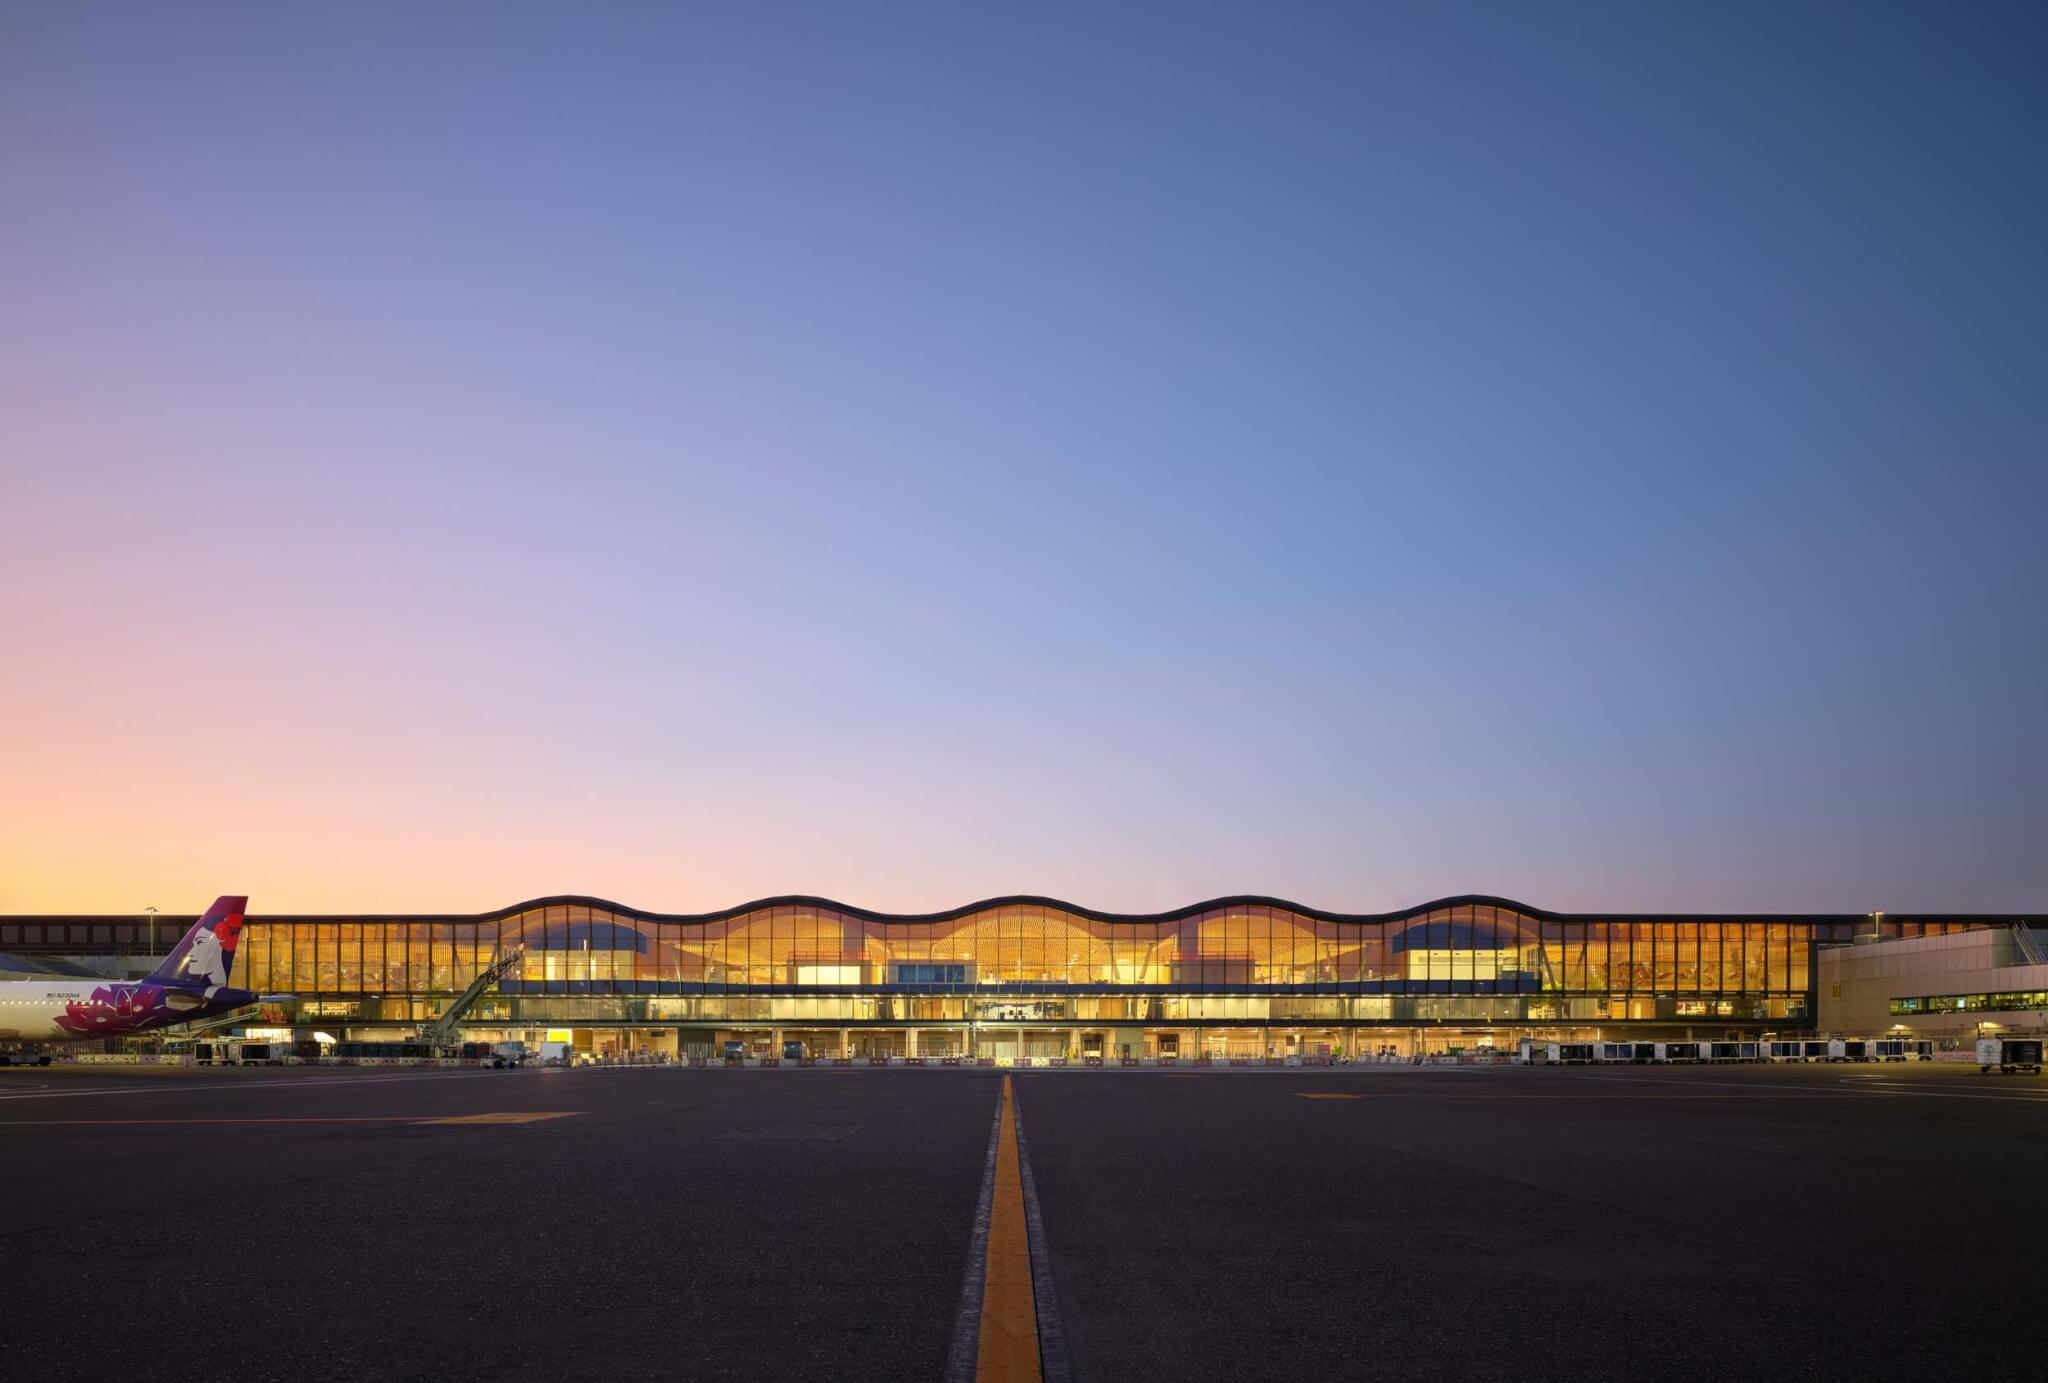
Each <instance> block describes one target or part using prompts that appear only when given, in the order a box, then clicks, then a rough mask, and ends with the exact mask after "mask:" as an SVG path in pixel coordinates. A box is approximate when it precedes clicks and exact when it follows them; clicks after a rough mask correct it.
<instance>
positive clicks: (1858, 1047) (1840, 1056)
mask: <svg viewBox="0 0 2048 1383" xmlns="http://www.w3.org/2000/svg"><path fill="white" fill-rule="evenodd" d="M1870 1048H1871V1044H1870V1043H1868V1042H1866V1041H1864V1040H1863V1039H1862V1038H1860V1037H1831V1038H1829V1039H1828V1058H1827V1059H1828V1060H1829V1061H1875V1060H1876V1059H1877V1058H1876V1057H1874V1056H1872V1055H1871V1053H1870Z"/></svg>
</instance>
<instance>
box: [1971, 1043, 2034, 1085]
mask: <svg viewBox="0 0 2048 1383" xmlns="http://www.w3.org/2000/svg"><path fill="white" fill-rule="evenodd" d="M1977 1069H1978V1070H1979V1071H1980V1072H1983V1073H1984V1074H1986V1075H1989V1074H1990V1073H1991V1072H1993V1071H1997V1072H1998V1073H1999V1074H2000V1075H2004V1076H2016V1075H2020V1074H2023V1073H2024V1074H2026V1075H2031V1076H2038V1075H2040V1074H2041V1039H2039V1038H2038V1037H1980V1038H1978V1039H1977Z"/></svg>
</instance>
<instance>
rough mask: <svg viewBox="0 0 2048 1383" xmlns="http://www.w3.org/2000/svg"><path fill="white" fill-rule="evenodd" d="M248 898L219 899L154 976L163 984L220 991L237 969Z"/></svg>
mask: <svg viewBox="0 0 2048 1383" xmlns="http://www.w3.org/2000/svg"><path fill="white" fill-rule="evenodd" d="M248 906H249V900H248V899H247V898H216V899H214V900H213V906H212V907H210V908H208V909H207V910H206V915H205V916H204V917H202V918H200V919H199V920H198V921H197V922H195V923H193V924H192V930H191V931H189V932H186V933H185V939H184V940H183V941H180V942H179V943H178V944H177V947H176V948H175V949H174V950H172V952H171V953H170V954H169V955H168V956H165V957H164V963H163V964H162V965H159V966H158V967H157V968H156V969H155V970H152V971H151V972H150V975H149V977H150V979H152V980H155V981H156V982H158V983H159V984H174V985H184V986H191V985H198V986H200V987H202V988H206V989H218V988H220V987H222V986H224V985H225V984H227V982H228V975H229V973H230V972H232V971H233V970H234V968H235V947H236V946H237V945H238V944H239V943H240V942H241V939H242V913H243V911H244V910H245V909H246V908H247V907H248Z"/></svg>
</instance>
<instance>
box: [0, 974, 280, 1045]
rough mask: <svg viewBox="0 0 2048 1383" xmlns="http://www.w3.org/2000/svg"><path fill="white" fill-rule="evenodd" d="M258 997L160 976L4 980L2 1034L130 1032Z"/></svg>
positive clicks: (43, 1038)
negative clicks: (162, 979)
mask: <svg viewBox="0 0 2048 1383" xmlns="http://www.w3.org/2000/svg"><path fill="white" fill-rule="evenodd" d="M254 1002H256V996H255V995H254V994H253V993H251V992H250V991H248V990H246V989H230V988H227V987H226V986H215V987H211V988H200V987H198V986H186V985H176V984H162V983H159V982H157V981H155V980H97V979H94V980H75V979H69V978H52V979H49V980H7V981H0V1038H8V1039H13V1040H17V1041H22V1042H63V1041H69V1040H71V1039H74V1038H81V1037H126V1036H130V1035H132V1034H135V1033H145V1032H153V1031H155V1030H156V1029H158V1028H163V1027H168V1026H170V1025H171V1024H173V1023H187V1022H190V1021H192V1020H193V1019H195V1018H210V1017H212V1016H213V1015H215V1014H218V1013H226V1012H228V1011H229V1010H230V1009H237V1008H241V1007H242V1006H243V1005H245V1004H252V1003H254Z"/></svg>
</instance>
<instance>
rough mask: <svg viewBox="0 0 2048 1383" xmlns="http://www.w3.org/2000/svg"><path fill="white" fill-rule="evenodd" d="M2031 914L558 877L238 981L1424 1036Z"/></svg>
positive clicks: (903, 1037) (592, 1039) (567, 1020)
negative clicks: (620, 895)
mask: <svg viewBox="0 0 2048 1383" xmlns="http://www.w3.org/2000/svg"><path fill="white" fill-rule="evenodd" d="M191 921H192V919H190V918H175V917H161V918H155V919H144V918H137V917H134V916H85V917H80V916H68V917H61V916H48V917H0V970H9V969H12V970H13V971H15V972H28V973H33V971H34V970H35V969H36V968H37V967H39V966H44V965H58V964H62V965H83V966H85V967H87V968H89V969H92V970H94V971H95V972H96V973H101V974H107V975H110V976H125V975H133V974H140V973H143V972H146V971H147V970H148V969H149V967H150V964H151V962H152V960H153V959H154V958H156V957H160V956H161V955H162V954H163V953H164V951H165V950H167V949H168V948H169V947H170V946H171V945H172V944H173V943H174V942H175V941H176V939H177V938H178V936H179V935H181V934H182V932H183V930H184V929H185V927H186V926H188V925H189V924H190V922H191ZM2023 925H2024V919H2022V918H2019V917H2009V916H2003V915H1983V914H1977V915H1931V914H1930V915H1918V914H1916V915H1901V914H1885V913H1871V914H1801V915H1755V916H1750V915H1741V916H1730V915H1718V916H1701V915H1677V914H1672V915H1647V914H1645V915H1622V914H1568V913H1552V912H1546V911H1543V910H1541V909H1538V908H1534V907H1530V906H1528V905H1526V904H1522V903H1516V902H1511V901H1509V900H1507V899H1503V898H1491V897H1480V896H1465V897H1458V898H1447V899H1443V900H1440V901H1437V902H1433V903H1426V904H1423V905H1421V906H1418V907H1415V908H1411V909H1408V910H1406V911H1403V912H1394V913H1382V914H1343V913H1326V912H1318V911H1315V910H1313V909H1309V908H1304V907H1302V906H1300V905H1299V904H1295V903H1289V902H1285V901H1282V900H1279V899H1275V898H1259V897H1239V898H1225V899H1217V900H1215V901H1212V902H1205V903H1198V904H1194V905H1192V906H1189V907H1186V908H1181V909H1179V910H1176V911H1173V912H1166V913H1158V914H1150V915H1125V914H1116V913H1104V912H1096V911H1091V910H1089V909H1086V908H1081V907H1076V906H1074V905H1072V904H1068V903H1062V902H1056V901H1053V900H1051V899H1046V898H1034V897H1012V898H996V899H990V900H988V901H985V902H979V903H974V904H970V905H968V906H966V907H961V908H956V909H953V910H951V911H948V912H940V913H931V914H924V915H917V916H905V915H892V914H886V913H876V912H869V911H865V910H863V909H860V908H855V907H850V906H847V905H845V904H842V903H835V902H831V901H828V900H825V899H820V898H800V897H789V898H771V899H764V900H762V901H760V902H756V903H749V904H746V905H744V906H741V907H737V908H732V909H728V910H726V911H722V912H713V913H702V914H694V915H683V914H667V913H652V912H642V911H640V910H638V909H635V908H629V907H624V906H621V905H619V904H617V903H610V902H605V901H602V900H600V899H595V898H585V897H556V898H540V899H535V900H533V901H531V902H527V903H521V904H518V905H516V906H513V907H509V908H506V909H503V910H502V911H498V912H491V913H483V914H477V915H471V916H445V915H420V916H357V917H326V916H320V917H313V916H305V917H287V916H269V917H265V916H261V915H257V914H252V915H251V916H250V917H249V920H248V923H247V925H246V927H245V928H244V930H243V933H242V938H241V946H240V951H239V954H238V958H237V964H236V968H235V975H234V982H235V984H236V985H238V986H242V987H246V988H248V989H251V990H255V991H257V992H259V993H265V994H270V993H290V994H294V995H296V996H298V998H299V1001H300V1002H299V1003H298V1005H297V1006H296V1014H295V1016H294V1017H293V1018H292V1020H291V1021H292V1022H294V1024H295V1025H296V1026H297V1028H298V1029H299V1030H300V1031H301V1033H310V1032H312V1031H314V1030H319V1031H321V1032H324V1033H328V1034H332V1035H334V1036H337V1037H341V1038H344V1039H346V1038H367V1039H376V1038H390V1037H397V1036H402V1035H405V1034H407V1033H409V1032H410V1031H411V1030H412V1029H413V1028H415V1027H416V1026H417V1025H418V1024H419V1023H421V1022H424V1021H427V1020H429V1019H432V1018H434V1017H435V1016H437V1015H438V1014H440V1013H441V1012H442V1011H443V1010H444V1009H446V1008H447V1006H448V1005H449V1003H450V1002H451V1001H452V1000H453V999H454V998H455V996H456V995H457V994H459V993H461V992H462V991H463V990H464V988H465V987H467V986H468V985H469V984H470V983H471V981H473V980H474V979H475V978H476V977H477V975H478V974H479V972H480V971H481V970H483V969H484V968H486V967H488V966H490V965H491V964H492V962H493V961H494V960H495V959H498V958H501V957H512V956H514V955H515V954H516V957H517V959H516V962H515V963H514V964H513V965H512V967H511V968H510V970H509V971H508V972H507V973H506V974H505V976H504V977H503V978H502V979H501V980H500V981H499V982H498V983H496V984H495V985H494V986H492V987H491V988H490V989H488V990H487V991H486V992H485V993H484V994H483V995H482V997H481V998H480V999H479V1000H478V1001H477V1002H475V1003H474V1004H473V1006H472V1007H471V1008H470V1009H469V1010H468V1011H467V1012H466V1013H465V1014H464V1016H463V1020H462V1031H463V1033H464V1034H465V1035H474V1036H476V1037H478V1038H515V1037H516V1038H524V1039H527V1040H529V1041H531V1040H536V1039H539V1038H541V1037H543V1036H550V1037H553V1038H555V1039H557V1040H570V1041H573V1042H574V1043H575V1044H576V1045H577V1046H578V1047H579V1048H580V1049H585V1050H588V1051H590V1052H591V1053H593V1054H596V1055H604V1054H619V1055H624V1054H628V1053H652V1054H668V1055H676V1054H687V1053H702V1052H707V1051H711V1050H714V1049H717V1048H719V1047H721V1046H722V1045H723V1044H724V1043H726V1042H730V1041H735V1040H737V1041H742V1042H745V1043H747V1044H748V1046H749V1047H750V1048H751V1049H753V1050H758V1051H763V1052H769V1051H779V1050H781V1047H782V1044H783V1043H785V1042H789V1041H802V1042H804V1043H806V1044H807V1045H808V1047H809V1050H810V1051H812V1052H814V1053H816V1054H819V1055H823V1056H833V1055H859V1056H870V1057H873V1056H893V1055H902V1056H923V1057H928V1058H929V1057H948V1056H962V1055H976V1056H993V1057H997V1058H1002V1057H1012V1058H1019V1057H1039V1056H1044V1057H1063V1056H1064V1057H1073V1058H1082V1057H1090V1056H1101V1057H1104V1058H1106V1059H1114V1058H1117V1057H1122V1056H1132V1057H1145V1056H1165V1055H1172V1056H1177V1057H1180V1058H1182V1059H1190V1058H1198V1057H1203V1056H1211V1057H1256V1056H1289V1055H1304V1056H1307V1055H1323V1054H1343V1055H1353V1056H1356V1055H1361V1054H1371V1053H1375V1052H1379V1051H1382V1050H1387V1049H1391V1050H1393V1051H1394V1052H1396V1053H1398V1054H1400V1055H1408V1054H1411V1053H1414V1052H1439V1051H1446V1050H1455V1049H1469V1048H1474V1047H1483V1046H1496V1047H1501V1048H1506V1047H1511V1046H1512V1045H1513V1043H1514V1041H1515V1039H1517V1038H1519V1037H1524V1036H1537V1037H1546V1038H1554V1039H1559V1040H1566V1041H1592V1040H1599V1039H1603V1038H1610V1037H1613V1038H1621V1037H1629V1036H1644V1037H1662V1036H1669V1037H1675V1038H1687V1037H1695V1038H1714V1037H1756V1036H1762V1035H1765V1034H1771V1033H1781V1032H1811V1031H1814V1030H1815V1028H1816V1020H1817V1012H1818V1004H1817V996H1816V993H1815V988H1816V985H1817V983H1818V977H1819V974H1820V966H1819V963H1818V956H1819V954H1820V952H1821V951H1822V950H1823V949H1825V948H1830V947H1835V946H1847V945H1850V944H1851V943H1853V942H1869V941H1872V940H1886V941H1896V940H1904V939H1911V938H1919V937H1928V936H1945V935H1950V934H1955V933H1967V932H1975V931H1988V930H1996V931H1999V932H2007V933H2009V932H2011V931H2012V929H2013V928H2015V927H2016V926H2023Z"/></svg>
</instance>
